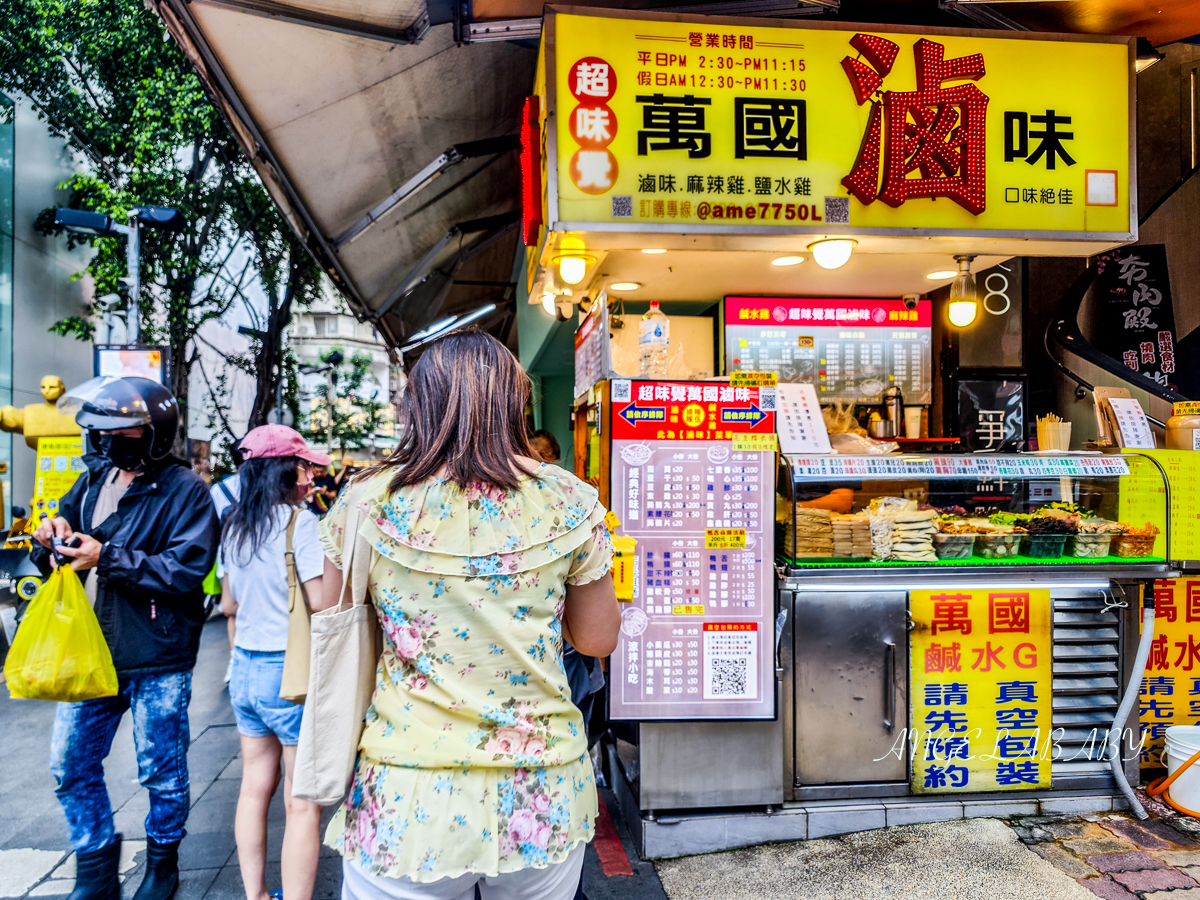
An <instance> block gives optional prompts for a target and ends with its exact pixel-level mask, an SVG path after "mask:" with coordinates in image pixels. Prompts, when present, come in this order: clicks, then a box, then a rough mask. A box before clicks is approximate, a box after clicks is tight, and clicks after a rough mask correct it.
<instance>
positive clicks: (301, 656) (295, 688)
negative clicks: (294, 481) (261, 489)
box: [279, 509, 312, 703]
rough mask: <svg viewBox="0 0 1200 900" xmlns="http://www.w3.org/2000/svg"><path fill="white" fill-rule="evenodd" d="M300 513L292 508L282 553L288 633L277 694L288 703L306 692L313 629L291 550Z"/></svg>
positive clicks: (310, 613) (293, 701) (310, 611)
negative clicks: (286, 591) (284, 568)
mask: <svg viewBox="0 0 1200 900" xmlns="http://www.w3.org/2000/svg"><path fill="white" fill-rule="evenodd" d="M299 512H300V511H299V510H296V509H293V510H292V517H291V518H290V519H288V524H287V543H286V549H285V550H284V553H283V558H284V561H285V562H286V563H287V577H288V633H287V651H286V652H285V653H284V654H283V680H282V681H281V682H280V685H279V696H280V697H282V698H283V699H284V700H287V701H289V702H290V703H303V702H304V698H305V696H306V695H307V694H308V661H309V658H310V657H311V655H312V629H311V627H310V626H309V621H308V620H309V619H310V618H311V617H312V609H311V608H310V607H309V603H308V595H307V594H306V593H305V592H304V585H303V584H301V583H300V575H299V573H298V572H297V571H296V552H295V550H293V549H292V545H293V542H294V539H295V536H296V516H297V515H298V514H299Z"/></svg>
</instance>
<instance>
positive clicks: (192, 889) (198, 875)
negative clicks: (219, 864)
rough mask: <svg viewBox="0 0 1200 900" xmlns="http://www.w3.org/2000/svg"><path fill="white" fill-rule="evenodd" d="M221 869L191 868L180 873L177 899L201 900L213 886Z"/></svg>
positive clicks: (176, 893)
mask: <svg viewBox="0 0 1200 900" xmlns="http://www.w3.org/2000/svg"><path fill="white" fill-rule="evenodd" d="M220 871H221V870H220V869H190V870H188V871H186V872H180V873H179V890H178V891H176V892H175V900H201V898H202V897H203V896H204V895H205V894H207V893H208V889H209V888H210V887H212V883H213V881H215V880H216V877H217V875H218V874H219V873H220Z"/></svg>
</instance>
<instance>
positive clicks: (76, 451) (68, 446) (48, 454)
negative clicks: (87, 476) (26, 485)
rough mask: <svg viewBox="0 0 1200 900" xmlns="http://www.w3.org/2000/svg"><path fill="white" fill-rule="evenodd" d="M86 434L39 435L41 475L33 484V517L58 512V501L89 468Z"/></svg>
mask: <svg viewBox="0 0 1200 900" xmlns="http://www.w3.org/2000/svg"><path fill="white" fill-rule="evenodd" d="M86 469H87V466H86V465H84V462H83V437H82V436H80V435H73V436H70V437H44V438H38V452H37V475H36V476H35V479H34V483H33V516H32V517H33V520H34V521H35V522H37V521H40V520H41V519H42V517H43V516H56V515H58V501H59V500H60V499H62V496H63V495H64V494H65V493H66V492H67V491H69V490H70V489H71V485H73V484H74V483H75V480H76V479H77V478H78V477H79V473H81V472H83V471H85V470H86Z"/></svg>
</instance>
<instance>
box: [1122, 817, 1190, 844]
mask: <svg viewBox="0 0 1200 900" xmlns="http://www.w3.org/2000/svg"><path fill="white" fill-rule="evenodd" d="M1186 820H1187V817H1186V816H1177V817H1176V818H1174V819H1170V820H1166V819H1147V820H1146V821H1145V822H1137V823H1135V824H1136V825H1137V826H1138V827H1139V828H1144V829H1145V830H1146V831H1149V832H1150V833H1151V834H1153V835H1154V836H1155V837H1158V838H1161V839H1162V840H1164V841H1170V842H1171V843H1172V844H1174V845H1175V846H1176V847H1178V848H1179V849H1180V850H1200V840H1196V839H1195V838H1191V837H1188V835H1187V834H1185V833H1184V832H1183V831H1181V830H1179V829H1176V828H1173V827H1172V823H1175V822H1179V823H1182V822H1184V821H1186Z"/></svg>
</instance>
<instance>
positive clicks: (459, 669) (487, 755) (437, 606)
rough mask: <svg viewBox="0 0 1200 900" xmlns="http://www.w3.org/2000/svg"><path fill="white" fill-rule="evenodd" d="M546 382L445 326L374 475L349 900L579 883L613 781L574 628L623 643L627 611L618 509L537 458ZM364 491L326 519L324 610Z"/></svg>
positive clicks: (370, 479) (589, 641) (493, 899)
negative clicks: (595, 732) (567, 663)
mask: <svg viewBox="0 0 1200 900" xmlns="http://www.w3.org/2000/svg"><path fill="white" fill-rule="evenodd" d="M529 392H530V384H529V378H528V376H527V375H526V374H525V372H524V371H523V370H522V369H521V367H520V365H519V364H518V363H517V361H516V360H515V359H514V358H513V356H512V354H511V353H509V352H508V350H507V349H505V347H504V346H503V345H502V344H500V343H499V342H498V341H496V340H495V339H494V338H491V337H489V336H488V335H485V334H481V333H477V332H464V333H459V334H454V335H451V336H449V337H446V338H443V339H442V340H440V341H438V342H436V343H434V344H432V345H430V346H429V348H428V349H427V350H426V351H425V352H424V354H423V355H422V356H421V358H420V360H419V361H418V362H417V364H416V365H415V366H414V367H413V371H412V375H411V377H410V379H409V382H408V386H407V388H406V390H405V393H404V398H403V400H402V401H401V426H402V429H403V431H402V434H403V435H404V437H403V438H402V440H401V444H400V446H399V448H398V449H397V450H396V452H395V453H394V454H393V455H392V456H391V457H389V458H388V459H387V460H385V461H384V462H383V463H382V464H380V465H379V466H377V467H376V468H375V469H373V470H372V471H370V472H368V473H365V474H364V475H363V476H361V477H360V479H359V483H360V484H363V491H364V493H363V494H362V495H361V500H360V501H359V503H360V505H361V508H362V509H363V510H364V511H366V515H364V516H363V517H362V519H363V525H362V526H361V533H362V534H363V535H364V536H365V537H367V538H368V540H369V541H370V543H371V544H372V546H373V547H374V549H375V551H376V553H377V556H375V557H374V558H373V561H372V565H371V571H370V578H369V586H370V587H369V589H370V595H371V599H372V600H373V602H374V604H375V609H376V611H377V613H378V615H379V620H380V622H381V624H382V625H383V633H384V648H383V655H382V658H381V659H380V661H379V668H378V671H377V674H376V685H375V695H374V698H373V702H372V705H371V708H370V709H369V710H368V712H367V722H366V729H365V731H364V733H363V737H362V741H361V743H360V744H359V758H358V768H357V772H356V774H355V778H354V784H353V787H352V789H351V792H350V796H349V797H348V798H347V800H346V802H345V803H344V804H343V806H342V808H341V809H340V810H339V811H338V813H337V815H336V816H335V817H334V819H333V821H332V822H331V823H330V826H329V830H328V832H327V833H326V843H328V844H329V845H330V846H331V847H334V848H335V849H337V850H338V851H339V852H340V853H341V854H342V857H343V872H344V877H343V888H342V891H343V893H342V896H343V898H344V900H365V898H367V897H368V896H370V897H387V898H395V900H408V898H414V900H415V898H435V897H436V898H445V900H454V898H459V897H462V898H465V900H469V898H471V897H473V896H474V889H475V887H476V886H478V887H479V889H480V891H481V893H482V896H483V898H484V900H501V898H513V900H516V898H521V900H559V898H562V900H569V898H571V897H573V896H574V895H575V889H576V886H577V885H578V883H579V873H580V870H581V867H582V865H583V851H584V845H585V844H586V842H587V841H590V840H591V839H592V836H593V834H594V828H595V820H596V788H595V784H594V782H593V779H592V767H591V761H590V759H589V758H588V756H587V739H586V736H585V734H584V729H583V720H582V718H581V716H580V713H579V710H578V709H577V708H576V707H575V705H574V704H573V703H572V702H571V692H570V688H569V687H568V685H567V678H566V675H565V674H564V672H563V664H562V653H563V640H564V639H566V640H567V641H569V642H570V643H571V644H572V645H573V646H574V647H575V648H576V649H578V650H579V651H580V652H581V653H583V654H585V655H588V656H607V655H609V654H610V653H611V652H612V651H613V649H614V648H615V646H616V641H617V630H618V627H619V625H620V614H619V612H618V608H617V602H616V597H615V595H614V592H613V586H612V578H611V576H610V574H609V569H610V568H611V565H612V545H611V544H610V543H609V539H608V532H607V531H606V530H605V527H604V516H605V509H604V507H603V506H601V505H600V503H599V502H598V499H597V494H596V490H595V488H593V487H591V486H589V485H588V484H586V483H584V482H582V481H580V480H579V479H577V478H576V477H574V476H573V475H571V474H569V473H567V472H566V471H564V470H563V469H560V468H558V467H556V466H551V465H546V464H545V463H542V462H539V461H538V460H536V459H535V458H534V456H535V454H534V452H533V450H532V448H531V447H530V445H529V441H528V438H527V436H526V430H525V406H526V403H527V402H528V399H529ZM351 492H352V491H351V490H347V491H344V492H343V493H342V495H341V497H340V498H339V499H338V501H337V503H336V504H335V505H334V507H333V509H332V510H331V511H330V513H329V515H327V516H326V517H325V519H324V520H322V522H321V538H322V541H323V543H324V545H325V552H326V557H327V558H326V563H325V580H324V585H325V591H324V601H323V603H321V604H319V605H320V606H324V607H330V606H333V605H334V604H335V603H336V601H337V597H338V596H339V595H340V592H341V583H342V577H341V571H340V566H341V553H342V548H343V546H344V542H345V538H346V535H345V534H344V527H345V523H346V510H347V501H348V498H349V496H350V494H351ZM355 493H356V494H357V492H355Z"/></svg>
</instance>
